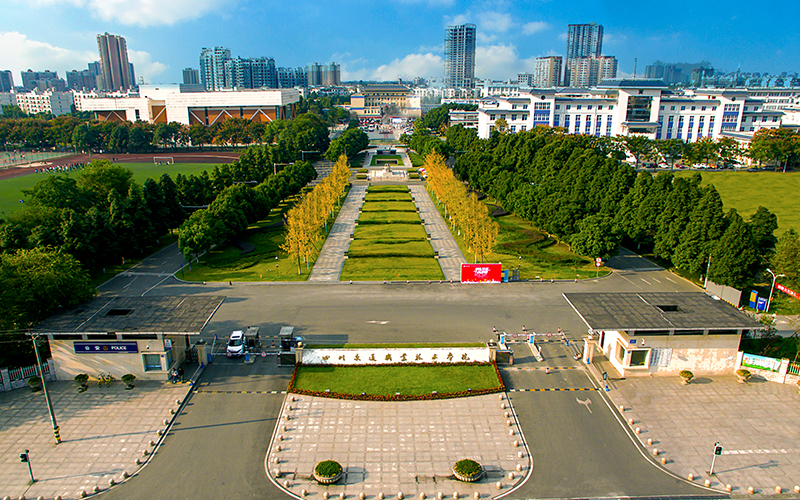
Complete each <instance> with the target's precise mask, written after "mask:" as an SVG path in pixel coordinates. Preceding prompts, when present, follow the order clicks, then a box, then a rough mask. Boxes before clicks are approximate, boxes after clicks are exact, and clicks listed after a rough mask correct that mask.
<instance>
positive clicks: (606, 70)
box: [564, 23, 617, 87]
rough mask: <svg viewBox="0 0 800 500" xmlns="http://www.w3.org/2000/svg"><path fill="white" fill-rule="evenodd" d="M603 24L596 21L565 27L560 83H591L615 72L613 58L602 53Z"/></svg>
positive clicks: (584, 85)
mask: <svg viewBox="0 0 800 500" xmlns="http://www.w3.org/2000/svg"><path fill="white" fill-rule="evenodd" d="M602 52H603V26H602V25H601V24H597V23H589V24H570V25H569V26H568V27H567V57H566V61H565V62H564V85H567V86H570V87H591V86H594V85H597V84H598V83H600V82H601V81H602V80H603V79H613V78H616V76H617V60H616V58H614V57H613V56H603V55H602Z"/></svg>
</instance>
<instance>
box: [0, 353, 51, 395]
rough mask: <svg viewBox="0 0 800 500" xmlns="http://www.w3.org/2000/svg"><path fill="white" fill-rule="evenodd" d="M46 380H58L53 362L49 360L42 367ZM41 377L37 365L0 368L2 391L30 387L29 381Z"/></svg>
mask: <svg viewBox="0 0 800 500" xmlns="http://www.w3.org/2000/svg"><path fill="white" fill-rule="evenodd" d="M42 371H43V372H44V379H45V380H49V381H52V380H56V376H55V369H54V368H53V360H52V359H48V360H47V362H46V363H45V364H43V365H42ZM38 375H39V367H38V366H36V365H32V366H22V367H19V368H0V391H10V390H13V389H19V388H20V387H27V386H28V379H29V378H31V377H36V376H38Z"/></svg>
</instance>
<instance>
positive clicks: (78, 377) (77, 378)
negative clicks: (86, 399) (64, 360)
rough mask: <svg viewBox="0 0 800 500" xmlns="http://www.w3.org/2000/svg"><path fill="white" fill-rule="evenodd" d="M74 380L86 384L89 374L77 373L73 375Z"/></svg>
mask: <svg viewBox="0 0 800 500" xmlns="http://www.w3.org/2000/svg"><path fill="white" fill-rule="evenodd" d="M74 380H75V382H77V383H78V384H80V385H84V384H86V382H88V381H89V375H87V374H85V373H79V374H77V375H75V379H74Z"/></svg>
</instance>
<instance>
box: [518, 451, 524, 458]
mask: <svg viewBox="0 0 800 500" xmlns="http://www.w3.org/2000/svg"><path fill="white" fill-rule="evenodd" d="M524 456H525V455H523V454H522V452H521V451H518V452H517V458H522V457H524Z"/></svg>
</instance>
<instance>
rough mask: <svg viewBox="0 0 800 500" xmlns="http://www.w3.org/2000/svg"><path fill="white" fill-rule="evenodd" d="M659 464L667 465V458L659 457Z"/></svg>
mask: <svg viewBox="0 0 800 500" xmlns="http://www.w3.org/2000/svg"><path fill="white" fill-rule="evenodd" d="M661 463H662V464H664V465H667V457H661Z"/></svg>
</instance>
